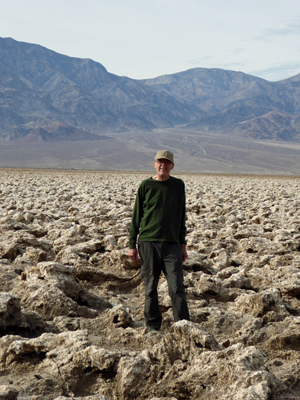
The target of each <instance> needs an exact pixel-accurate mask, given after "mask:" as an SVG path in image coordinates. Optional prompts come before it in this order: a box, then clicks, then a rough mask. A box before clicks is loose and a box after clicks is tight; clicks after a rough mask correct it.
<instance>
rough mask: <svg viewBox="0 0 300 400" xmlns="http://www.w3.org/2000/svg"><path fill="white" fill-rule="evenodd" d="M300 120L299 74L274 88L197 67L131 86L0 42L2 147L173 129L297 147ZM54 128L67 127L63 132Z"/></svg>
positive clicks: (72, 61) (92, 68)
mask: <svg viewBox="0 0 300 400" xmlns="http://www.w3.org/2000/svg"><path fill="white" fill-rule="evenodd" d="M270 113H271V114H270ZM275 115H276V116H277V117H276V118H275ZM299 115H300V74H297V75H295V76H294V77H291V78H288V79H285V80H283V81H279V82H269V81H266V80H264V79H262V78H257V77H253V76H251V75H248V74H244V73H243V72H235V71H226V70H222V69H217V68H214V69H206V68H194V69H190V70H187V71H182V72H179V73H175V74H169V75H163V76H160V77H157V78H152V79H143V80H134V79H131V78H128V77H122V76H117V75H114V74H111V73H109V72H108V71H107V70H106V68H105V67H104V66H103V65H102V64H100V63H97V62H95V61H93V60H91V59H80V58H74V57H69V56H65V55H61V54H59V53H56V52H54V51H52V50H48V49H46V48H45V47H42V46H40V45H35V44H30V43H24V42H17V41H15V40H14V39H12V38H0V140H2V141H3V140H6V141H7V140H9V141H10V140H21V141H24V140H25V141H41V140H42V141H43V140H44V141H47V140H50V141H55V140H57V141H61V140H67V141H68V140H85V139H86V140H97V139H101V138H103V135H109V134H110V133H113V132H115V133H117V132H131V131H134V130H140V131H145V132H150V131H152V130H153V129H160V128H172V127H176V126H180V127H182V129H183V130H187V131H188V130H190V129H192V130H193V131H195V130H196V131H197V130H198V131H199V132H200V131H204V132H214V133H224V134H226V133H231V134H234V135H236V136H240V137H252V138H260V139H264V138H268V139H270V138H272V139H274V140H281V141H291V140H293V141H300V124H299ZM274 118H275V119H276V121H275V122H274ZM57 126H62V127H64V129H61V130H60V133H59V134H58V133H57ZM55 127H56V128H55ZM66 127H67V128H66ZM47 135H49V137H47ZM76 138H77V139H76Z"/></svg>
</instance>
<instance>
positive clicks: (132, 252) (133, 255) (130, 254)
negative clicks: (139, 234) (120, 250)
mask: <svg viewBox="0 0 300 400" xmlns="http://www.w3.org/2000/svg"><path fill="white" fill-rule="evenodd" d="M127 254H128V257H129V258H130V259H131V260H137V259H138V252H137V249H129V250H128V253H127Z"/></svg>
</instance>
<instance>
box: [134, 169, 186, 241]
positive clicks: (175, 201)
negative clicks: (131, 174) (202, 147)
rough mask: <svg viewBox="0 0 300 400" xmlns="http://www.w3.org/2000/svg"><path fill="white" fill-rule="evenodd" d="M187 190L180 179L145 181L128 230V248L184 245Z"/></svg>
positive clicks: (137, 196)
mask: <svg viewBox="0 0 300 400" xmlns="http://www.w3.org/2000/svg"><path fill="white" fill-rule="evenodd" d="M185 232H186V228H185V188H184V183H183V181H182V180H181V179H178V178H174V177H172V176H170V178H169V179H168V180H166V181H164V182H162V181H157V180H154V179H152V178H148V179H145V180H144V181H142V183H141V184H140V187H139V189H138V192H137V195H136V199H135V204H134V209H133V214H132V220H131V224H130V228H129V248H130V249H135V247H136V239H137V236H138V235H139V241H140V242H176V243H180V244H185V243H186V242H185Z"/></svg>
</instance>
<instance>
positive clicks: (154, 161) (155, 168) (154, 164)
mask: <svg viewBox="0 0 300 400" xmlns="http://www.w3.org/2000/svg"><path fill="white" fill-rule="evenodd" d="M155 163H156V161H154V162H153V167H154V169H156V167H155Z"/></svg>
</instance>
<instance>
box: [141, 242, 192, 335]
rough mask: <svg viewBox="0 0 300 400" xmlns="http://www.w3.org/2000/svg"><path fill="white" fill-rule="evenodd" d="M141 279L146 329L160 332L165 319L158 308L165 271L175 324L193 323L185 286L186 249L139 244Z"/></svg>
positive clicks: (170, 244) (165, 245)
mask: <svg viewBox="0 0 300 400" xmlns="http://www.w3.org/2000/svg"><path fill="white" fill-rule="evenodd" d="M138 249H139V254H140V257H141V262H142V263H141V276H142V279H143V281H144V284H145V306H144V316H145V321H146V326H147V327H148V328H152V329H155V330H157V331H158V330H159V329H160V327H161V323H162V315H161V312H160V309H159V304H158V294H157V285H158V280H159V276H160V273H161V271H163V273H164V275H165V276H166V278H167V282H168V289H169V296H170V298H171V301H172V310H173V316H174V321H175V322H177V321H179V320H182V319H186V320H189V319H190V317H189V310H188V306H187V300H186V293H185V288H184V284H183V269H182V248H181V245H180V244H179V243H169V242H139V245H138Z"/></svg>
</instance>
